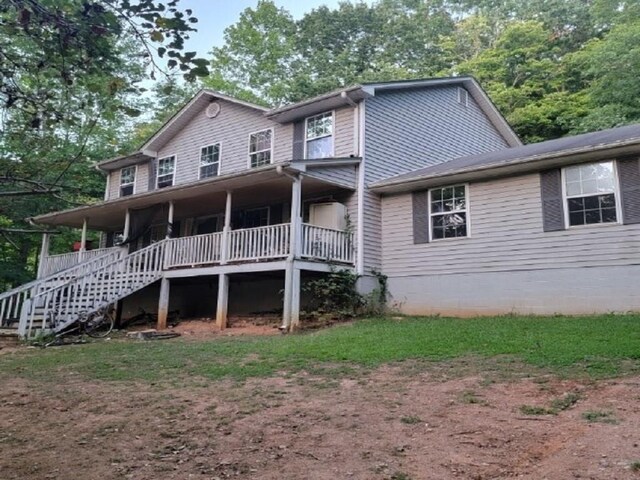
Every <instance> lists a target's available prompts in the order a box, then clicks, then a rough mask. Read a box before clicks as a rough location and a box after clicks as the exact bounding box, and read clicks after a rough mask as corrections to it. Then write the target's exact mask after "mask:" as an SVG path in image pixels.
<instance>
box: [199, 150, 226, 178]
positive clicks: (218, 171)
mask: <svg viewBox="0 0 640 480" xmlns="http://www.w3.org/2000/svg"><path fill="white" fill-rule="evenodd" d="M216 145H217V146H218V170H217V173H216V174H215V175H213V176H211V177H204V178H203V177H202V167H206V166H209V165H202V150H204V149H205V148H209V147H215V146H216ZM221 165H222V142H215V143H211V144H209V145H204V146H203V147H200V157H199V158H198V180H203V179H205V178H213V177H219V176H220V167H221Z"/></svg>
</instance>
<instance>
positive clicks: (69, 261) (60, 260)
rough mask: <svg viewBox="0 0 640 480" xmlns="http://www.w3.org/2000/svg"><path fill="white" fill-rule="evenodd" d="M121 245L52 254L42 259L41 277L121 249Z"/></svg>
mask: <svg viewBox="0 0 640 480" xmlns="http://www.w3.org/2000/svg"><path fill="white" fill-rule="evenodd" d="M119 249H120V247H112V248H97V249H95V250H87V251H85V252H70V253H63V254H61V255H50V256H47V257H44V258H43V259H42V266H41V267H40V269H39V272H38V273H39V278H45V277H48V276H49V275H53V274H54V273H58V272H61V271H63V270H66V269H68V268H71V267H75V266H76V265H78V264H79V263H81V262H86V261H87V260H92V259H94V258H98V257H101V256H102V255H106V254H108V253H111V252H113V251H117V250H119Z"/></svg>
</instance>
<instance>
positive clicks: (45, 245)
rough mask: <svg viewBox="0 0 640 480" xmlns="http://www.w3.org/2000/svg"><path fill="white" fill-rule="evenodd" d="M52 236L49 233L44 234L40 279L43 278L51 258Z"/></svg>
mask: <svg viewBox="0 0 640 480" xmlns="http://www.w3.org/2000/svg"><path fill="white" fill-rule="evenodd" d="M50 238H51V237H50V236H49V234H48V233H43V234H42V245H41V246H40V259H39V261H38V278H42V277H43V274H44V266H45V263H46V261H47V257H48V256H49V242H50Z"/></svg>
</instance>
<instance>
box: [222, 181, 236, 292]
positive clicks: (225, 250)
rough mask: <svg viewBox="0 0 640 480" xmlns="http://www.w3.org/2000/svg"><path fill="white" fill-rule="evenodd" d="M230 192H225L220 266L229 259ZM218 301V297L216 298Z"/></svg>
mask: <svg viewBox="0 0 640 480" xmlns="http://www.w3.org/2000/svg"><path fill="white" fill-rule="evenodd" d="M232 200H233V198H232V193H231V191H228V192H227V203H226V204H225V207H224V228H223V229H222V241H221V242H220V265H224V264H225V263H227V259H228V258H229V232H231V202H232ZM218 301H220V297H219V296H218Z"/></svg>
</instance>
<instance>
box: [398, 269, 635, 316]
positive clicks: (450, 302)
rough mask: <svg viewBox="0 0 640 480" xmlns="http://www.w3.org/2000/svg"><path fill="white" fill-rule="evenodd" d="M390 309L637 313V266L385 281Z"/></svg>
mask: <svg viewBox="0 0 640 480" xmlns="http://www.w3.org/2000/svg"><path fill="white" fill-rule="evenodd" d="M389 292H390V294H391V297H392V298H391V300H390V306H392V307H395V308H397V309H398V310H399V311H400V312H402V313H406V314H410V315H432V314H441V315H453V316H474V315H498V314H508V313H520V314H540V315H551V314H556V313H557V314H567V315H576V314H593V313H610V312H631V311H640V266H627V267H590V268H570V269H545V270H530V271H509V272H492V273H474V274H448V275H423V276H420V275H414V276H407V277H390V278H389Z"/></svg>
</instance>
